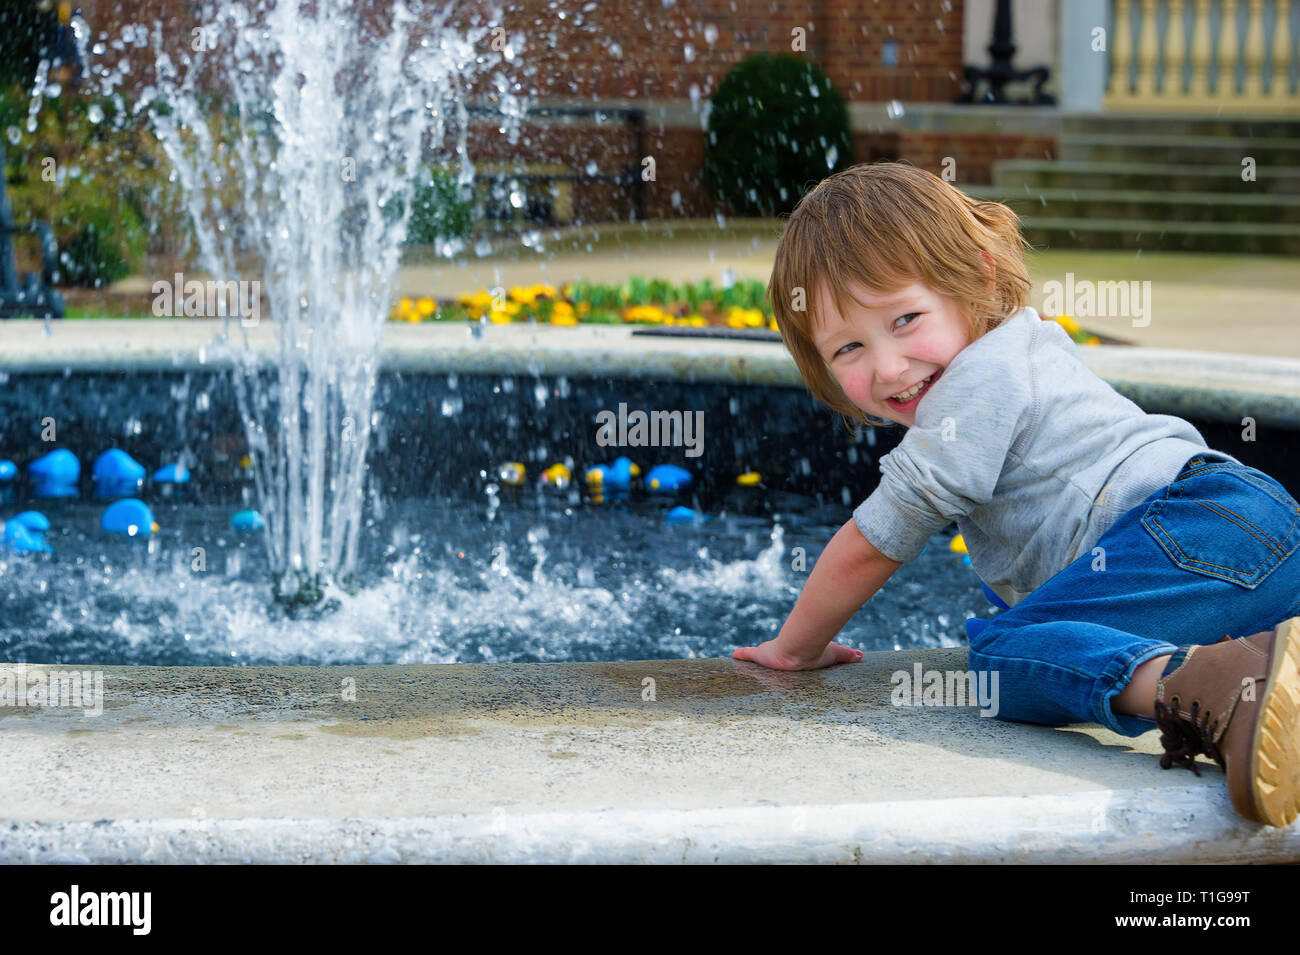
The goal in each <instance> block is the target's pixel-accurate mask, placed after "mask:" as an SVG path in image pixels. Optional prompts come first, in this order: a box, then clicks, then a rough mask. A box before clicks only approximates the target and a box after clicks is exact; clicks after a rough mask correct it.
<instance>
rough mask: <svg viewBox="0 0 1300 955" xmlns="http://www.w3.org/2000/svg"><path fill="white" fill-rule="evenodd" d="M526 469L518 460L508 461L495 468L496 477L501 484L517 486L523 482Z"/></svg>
mask: <svg viewBox="0 0 1300 955" xmlns="http://www.w3.org/2000/svg"><path fill="white" fill-rule="evenodd" d="M527 473H528V469H527V468H525V467H524V465H523V463H522V462H520V461H508V462H506V463H505V464H503V465H501V467H499V468H497V478H498V479H499V480H500V481H501V483H502V484H508V485H510V486H511V487H519V486H520V485H521V484H523V483H524V475H525V474H527Z"/></svg>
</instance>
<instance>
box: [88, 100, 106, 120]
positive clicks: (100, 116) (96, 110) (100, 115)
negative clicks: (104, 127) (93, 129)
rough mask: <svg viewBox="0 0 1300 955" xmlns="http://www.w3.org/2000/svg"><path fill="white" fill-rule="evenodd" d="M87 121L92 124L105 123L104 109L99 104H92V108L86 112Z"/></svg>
mask: <svg viewBox="0 0 1300 955" xmlns="http://www.w3.org/2000/svg"><path fill="white" fill-rule="evenodd" d="M86 119H88V120H90V121H91V122H92V123H95V124H99V123H102V122H103V121H104V109H103V107H101V106H100V105H99V104H98V103H91V104H90V108H89V109H87V110H86Z"/></svg>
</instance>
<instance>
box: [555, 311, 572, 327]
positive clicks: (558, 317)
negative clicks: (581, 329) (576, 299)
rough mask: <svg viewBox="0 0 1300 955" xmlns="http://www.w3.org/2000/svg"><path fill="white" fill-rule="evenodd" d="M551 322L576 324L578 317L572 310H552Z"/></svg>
mask: <svg viewBox="0 0 1300 955" xmlns="http://www.w3.org/2000/svg"><path fill="white" fill-rule="evenodd" d="M551 324H552V325H577V324H578V317H577V316H576V315H574V314H573V313H572V312H569V313H565V312H558V311H557V312H552V313H551Z"/></svg>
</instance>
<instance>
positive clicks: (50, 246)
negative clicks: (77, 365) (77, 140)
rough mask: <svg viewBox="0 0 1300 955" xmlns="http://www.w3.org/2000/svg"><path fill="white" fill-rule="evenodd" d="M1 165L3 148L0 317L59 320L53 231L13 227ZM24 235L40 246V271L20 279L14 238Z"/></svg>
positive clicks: (36, 224) (60, 306)
mask: <svg viewBox="0 0 1300 955" xmlns="http://www.w3.org/2000/svg"><path fill="white" fill-rule="evenodd" d="M4 164H5V155H4V149H3V147H0V318H20V317H30V318H62V317H63V296H62V295H60V294H59V293H58V292H57V291H55V289H54V288H53V286H54V285H56V284H57V283H58V281H59V245H58V242H56V241H55V239H54V231H53V230H52V229H51V228H50V227H49V226H48V225H46V224H45V223H44V222H33V223H31V224H30V225H25V226H18V225H15V224H14V217H13V212H12V211H11V210H10V208H9V186H8V183H7V182H6V181H5V178H4V175H3V170H4ZM25 233H31V234H33V235H35V236H36V240H37V242H39V243H40V248H41V271H40V274H39V275H38V274H37V273H35V272H28V273H26V274H24V275H23V276H21V278H20V277H19V274H18V259H17V256H16V255H15V252H14V239H13V237H14V236H16V235H21V234H25Z"/></svg>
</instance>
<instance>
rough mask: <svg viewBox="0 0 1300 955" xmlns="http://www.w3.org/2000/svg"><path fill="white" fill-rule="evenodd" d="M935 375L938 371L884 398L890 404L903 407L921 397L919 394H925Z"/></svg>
mask: <svg viewBox="0 0 1300 955" xmlns="http://www.w3.org/2000/svg"><path fill="white" fill-rule="evenodd" d="M937 376H938V372H936V373H935V374H933V375H931V376H930V377H929V378H924V379H922V380H921V381H918V382H917V383H916V384H914V385H913V386H912V387H911V388H908V389H907V390H906V391H900V392H899V393H898V394H896V395H891V396H890V397H889V398H887V399H885V400H886V401H888V402H889V403H890V404H893V405H898V406H899V407H905V406H906V405H910V404H911V403H912V402H913V401H915V400H916V399H917V398H919V397H921V395H923V394H925V393H926V391H928V390H929V388H930V385H931V384H933V383H934V379H935V378H936V377H937Z"/></svg>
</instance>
